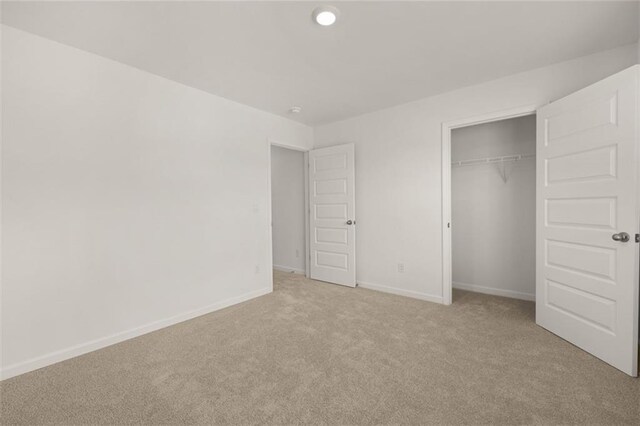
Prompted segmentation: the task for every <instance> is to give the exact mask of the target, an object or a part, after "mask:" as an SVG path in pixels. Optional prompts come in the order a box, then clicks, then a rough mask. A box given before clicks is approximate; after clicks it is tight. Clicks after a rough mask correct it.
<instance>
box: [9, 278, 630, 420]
mask: <svg viewBox="0 0 640 426" xmlns="http://www.w3.org/2000/svg"><path fill="white" fill-rule="evenodd" d="M1 391H2V393H1V398H2V403H1V404H2V411H1V414H2V418H1V419H0V420H1V423H2V424H4V425H8V424H30V425H34V424H43V423H52V424H134V423H135V424H155V425H159V424H195V423H200V424H212V423H232V424H264V423H271V424H299V423H324V424H463V423H466V424H530V423H536V424H568V423H580V424H585V423H587V424H632V423H635V424H638V422H639V420H640V381H639V380H637V379H633V378H630V377H628V376H626V375H624V374H623V373H620V372H618V371H617V370H615V369H614V368H612V367H610V366H608V365H607V364H605V363H603V362H601V361H599V360H597V359H595V358H593V357H592V356H590V355H588V354H587V353H585V352H583V351H581V350H580V349H578V348H576V347H574V346H572V345H570V344H569V343H566V342H565V341H563V340H561V339H559V338H558V337H556V336H554V335H553V334H551V333H549V332H547V331H545V330H543V329H542V328H539V327H537V326H536V325H535V324H534V305H533V303H530V302H522V301H517V300H511V299H505V298H500V297H493V296H485V295H480V294H474V293H468V292H456V293H455V294H454V304H453V305H452V306H450V307H445V306H441V305H437V304H433V303H429V302H422V301H419V300H414V299H408V298H405V297H400V296H394V295H389V294H384V293H378V292H375V291H370V290H364V289H349V288H344V287H339V286H335V285H330V284H323V283H317V282H313V281H310V280H306V279H305V278H303V277H300V276H298V275H293V274H284V273H276V274H275V291H274V293H273V294H270V295H267V296H263V297H260V298H258V299H255V300H252V301H249V302H246V303H242V304H240V305H236V306H233V307H231V308H227V309H224V310H222V311H219V312H215V313H213V314H209V315H205V316H202V317H199V318H197V319H194V320H191V321H188V322H184V323H181V324H178V325H176V326H173V327H170V328H166V329H163V330H160V331H157V332H155V333H151V334H148V335H145V336H142V337H139V338H136V339H133V340H130V341H127V342H123V343H121V344H118V345H115V346H111V347H109V348H106V349H103V350H100V351H97V352H93V353H90V354H88V355H85V356H81V357H78V358H75V359H72V360H69V361H66V362H63V363H60V364H56V365H53V366H51V367H47V368H45V369H42V370H38V371H35V372H32V373H29V374H25V375H22V376H19V377H16V378H13V379H9V380H6V381H4V382H2V384H1Z"/></svg>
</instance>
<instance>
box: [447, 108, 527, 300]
mask: <svg viewBox="0 0 640 426" xmlns="http://www.w3.org/2000/svg"><path fill="white" fill-rule="evenodd" d="M535 152H536V116H535V115H526V116H522V117H517V118H510V119H506V120H499V121H492V122H489V123H482V124H476V125H471V126H465V127H459V128H456V129H453V130H452V132H451V215H452V220H451V236H452V241H451V242H452V246H451V248H452V285H453V288H454V289H461V290H467V291H472V292H477V293H485V294H491V295H496V296H503V297H511V298H515V299H522V300H529V301H534V300H535V292H536V283H535V267H536V264H535V262H536V251H535V250H536V240H535V238H536V235H535V232H536V163H535ZM454 302H455V300H454Z"/></svg>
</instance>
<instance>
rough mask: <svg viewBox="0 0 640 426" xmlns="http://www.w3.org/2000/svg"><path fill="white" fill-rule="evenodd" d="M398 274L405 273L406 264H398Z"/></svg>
mask: <svg viewBox="0 0 640 426" xmlns="http://www.w3.org/2000/svg"><path fill="white" fill-rule="evenodd" d="M398 272H400V273H401V274H402V273H404V263H398Z"/></svg>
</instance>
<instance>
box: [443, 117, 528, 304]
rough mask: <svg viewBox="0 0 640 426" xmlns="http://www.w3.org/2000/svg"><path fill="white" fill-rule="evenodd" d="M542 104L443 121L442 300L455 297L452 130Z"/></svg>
mask: <svg viewBox="0 0 640 426" xmlns="http://www.w3.org/2000/svg"><path fill="white" fill-rule="evenodd" d="M539 107H540V105H525V106H519V107H514V108H510V109H505V110H500V111H495V112H491V113H486V114H481V115H475V116H471V117H466V118H462V119H457V120H451V121H445V122H443V123H442V304H443V305H450V304H451V302H452V300H453V296H452V293H453V282H452V281H453V277H452V254H451V227H450V224H451V131H452V130H454V129H459V128H461V127H469V126H475V125H477V124H485V123H491V122H494V121H502V120H508V119H510V118H518V117H524V116H527V115H534V114H535V113H536V110H537V109H538V108H539Z"/></svg>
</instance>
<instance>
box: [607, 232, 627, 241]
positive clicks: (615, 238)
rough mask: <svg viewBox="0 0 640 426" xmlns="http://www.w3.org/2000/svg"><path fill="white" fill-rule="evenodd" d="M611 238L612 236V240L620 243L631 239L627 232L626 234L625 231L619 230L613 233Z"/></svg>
mask: <svg viewBox="0 0 640 426" xmlns="http://www.w3.org/2000/svg"><path fill="white" fill-rule="evenodd" d="M611 238H613V241H620V242H621V243H626V242H627V241H629V240H630V239H631V237H630V236H629V234H627V233H626V232H619V233H617V234H613V235H612V236H611Z"/></svg>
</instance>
